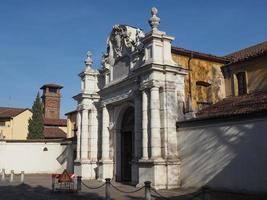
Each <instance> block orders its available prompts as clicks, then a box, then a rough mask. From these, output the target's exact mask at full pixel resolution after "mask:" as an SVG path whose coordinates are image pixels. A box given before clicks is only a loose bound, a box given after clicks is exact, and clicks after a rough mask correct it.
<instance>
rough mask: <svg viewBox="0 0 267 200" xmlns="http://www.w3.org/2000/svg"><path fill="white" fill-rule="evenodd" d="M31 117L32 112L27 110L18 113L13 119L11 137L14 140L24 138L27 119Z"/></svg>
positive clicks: (26, 129)
mask: <svg viewBox="0 0 267 200" xmlns="http://www.w3.org/2000/svg"><path fill="white" fill-rule="evenodd" d="M31 117H32V112H31V111H29V110H26V111H24V112H23V113H20V114H19V115H17V116H16V117H14V119H13V138H12V139H16V140H25V139H27V135H28V124H29V122H28V121H29V119H30V118H31Z"/></svg>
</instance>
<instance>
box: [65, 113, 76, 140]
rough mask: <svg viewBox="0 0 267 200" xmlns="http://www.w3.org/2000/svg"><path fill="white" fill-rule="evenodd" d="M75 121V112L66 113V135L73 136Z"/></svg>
mask: <svg viewBox="0 0 267 200" xmlns="http://www.w3.org/2000/svg"><path fill="white" fill-rule="evenodd" d="M75 123H76V113H71V114H68V115H67V137H68V138H70V137H74V129H75Z"/></svg>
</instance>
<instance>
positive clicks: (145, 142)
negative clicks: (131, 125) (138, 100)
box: [142, 90, 148, 160]
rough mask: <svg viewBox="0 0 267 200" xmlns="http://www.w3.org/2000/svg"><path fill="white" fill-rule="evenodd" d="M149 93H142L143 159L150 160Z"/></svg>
mask: <svg viewBox="0 0 267 200" xmlns="http://www.w3.org/2000/svg"><path fill="white" fill-rule="evenodd" d="M147 122H148V121H147V93H146V91H145V90H143V91H142V159H143V160H147V159H148V148H147V145H148V132H147Z"/></svg>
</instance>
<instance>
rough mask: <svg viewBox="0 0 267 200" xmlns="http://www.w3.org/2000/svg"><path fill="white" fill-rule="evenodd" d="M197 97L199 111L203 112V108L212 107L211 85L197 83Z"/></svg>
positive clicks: (203, 82) (202, 82) (201, 82)
mask: <svg viewBox="0 0 267 200" xmlns="http://www.w3.org/2000/svg"><path fill="white" fill-rule="evenodd" d="M196 95H197V104H198V110H202V109H203V108H205V107H207V106H209V105H211V104H212V96H211V84H210V83H209V82H205V81H197V82H196Z"/></svg>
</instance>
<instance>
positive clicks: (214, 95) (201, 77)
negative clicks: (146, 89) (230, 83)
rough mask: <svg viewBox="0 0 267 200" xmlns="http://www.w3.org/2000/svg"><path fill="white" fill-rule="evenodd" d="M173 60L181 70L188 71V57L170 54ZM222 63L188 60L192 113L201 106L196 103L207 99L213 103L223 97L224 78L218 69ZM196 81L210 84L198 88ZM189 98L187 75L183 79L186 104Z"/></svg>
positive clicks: (197, 59)
mask: <svg viewBox="0 0 267 200" xmlns="http://www.w3.org/2000/svg"><path fill="white" fill-rule="evenodd" d="M172 57H173V60H174V61H175V62H176V63H178V64H180V65H181V66H182V67H183V68H185V69H189V67H188V61H189V57H187V56H183V55H178V54H174V53H172ZM222 65H223V64H222V63H218V62H214V61H209V60H204V59H199V58H192V59H191V60H190V68H191V72H189V74H191V92H192V108H193V110H194V111H197V110H198V109H201V105H200V104H198V103H197V102H200V101H201V102H203V101H204V100H206V99H209V102H210V103H215V102H217V101H219V100H221V99H223V98H224V97H225V88H224V78H223V75H222V72H221V69H220V66H222ZM197 81H204V82H207V83H210V84H211V85H210V86H208V87H203V86H201V87H199V86H197V85H196V82H197ZM188 96H189V75H187V76H186V77H185V97H186V104H188Z"/></svg>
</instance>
